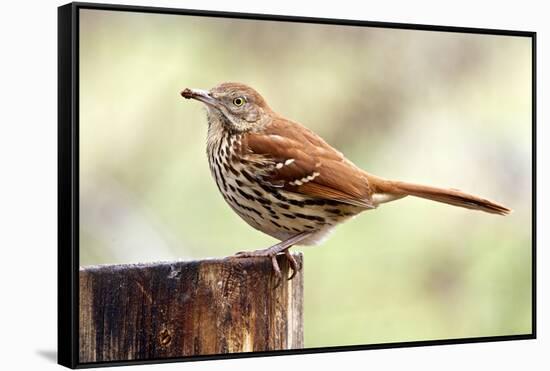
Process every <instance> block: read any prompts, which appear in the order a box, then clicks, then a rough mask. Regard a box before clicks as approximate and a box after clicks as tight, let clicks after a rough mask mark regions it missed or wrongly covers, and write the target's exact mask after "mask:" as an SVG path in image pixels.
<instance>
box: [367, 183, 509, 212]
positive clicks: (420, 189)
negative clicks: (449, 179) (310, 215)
mask: <svg viewBox="0 0 550 371" xmlns="http://www.w3.org/2000/svg"><path fill="white" fill-rule="evenodd" d="M369 181H370V183H371V185H372V186H373V188H374V195H373V198H374V200H375V202H376V201H377V200H378V202H377V203H383V202H388V201H392V200H395V199H399V198H402V197H405V196H415V197H421V198H425V199H428V200H432V201H437V202H442V203H445V204H449V205H453V206H460V207H464V208H467V209H473V210H481V211H485V212H486V213H491V214H499V215H508V214H510V213H511V212H512V210H511V209H509V208H507V207H506V206H503V205H500V204H498V203H496V202H493V201H489V200H486V199H484V198H481V197H478V196H474V195H471V194H468V193H465V192H462V191H459V190H457V189H445V188H436V187H430V186H425V185H420V184H413V183H406V182H397V181H390V180H385V179H381V178H378V177H372V179H371V177H369Z"/></svg>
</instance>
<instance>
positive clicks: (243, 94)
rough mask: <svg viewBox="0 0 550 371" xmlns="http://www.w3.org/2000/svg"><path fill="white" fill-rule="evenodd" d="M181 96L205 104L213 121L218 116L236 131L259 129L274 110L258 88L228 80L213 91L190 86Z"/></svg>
mask: <svg viewBox="0 0 550 371" xmlns="http://www.w3.org/2000/svg"><path fill="white" fill-rule="evenodd" d="M181 96H182V97H184V98H186V99H195V100H198V101H200V102H202V103H204V104H205V106H206V109H207V112H208V117H209V121H210V120H215V119H218V120H220V121H221V122H222V124H223V125H224V127H225V129H227V130H229V131H232V132H247V131H251V130H255V129H259V128H261V127H263V126H264V125H266V124H267V123H268V121H269V120H270V117H271V113H272V110H271V108H269V106H268V105H267V103H266V101H265V100H264V98H263V97H262V96H261V95H260V94H259V93H258V92H257V91H256V90H254V89H252V88H251V87H249V86H247V85H244V84H240V83H234V82H224V83H222V84H219V85H217V86H215V87H213V88H212V89H210V90H201V89H189V88H186V89H184V90H183V91H182V92H181Z"/></svg>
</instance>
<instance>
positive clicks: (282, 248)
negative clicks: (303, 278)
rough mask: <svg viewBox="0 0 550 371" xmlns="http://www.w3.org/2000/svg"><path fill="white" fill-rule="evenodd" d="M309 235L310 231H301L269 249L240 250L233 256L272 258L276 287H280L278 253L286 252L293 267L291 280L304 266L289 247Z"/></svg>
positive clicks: (280, 275)
mask: <svg viewBox="0 0 550 371" xmlns="http://www.w3.org/2000/svg"><path fill="white" fill-rule="evenodd" d="M307 236H309V233H307V232H303V233H299V234H297V235H296V236H293V237H291V238H289V239H288V240H285V241H281V242H279V243H278V244H276V245H273V246H270V247H268V248H267V249H261V250H254V251H240V252H238V253H236V254H235V255H233V256H232V257H233V258H254V257H267V258H269V259H271V265H272V266H273V271H274V272H275V276H276V277H277V282H276V284H275V288H276V287H278V286H279V285H280V284H281V281H282V278H283V275H282V273H281V268H280V267H279V263H278V262H277V255H278V254H280V253H284V254H285V256H286V258H287V260H288V264H289V266H290V269H291V271H292V272H291V274H290V276H289V277H288V278H287V280H291V279H293V278H294V277H295V276H296V273H298V272H299V271H300V270H301V269H302V267H301V265H300V264H298V262H297V261H296V258H295V257H294V256H293V255H292V253H291V252H290V251H289V249H290V248H291V247H292V245H294V244H295V243H298V242H299V241H301V240H303V239H304V238H306V237H307Z"/></svg>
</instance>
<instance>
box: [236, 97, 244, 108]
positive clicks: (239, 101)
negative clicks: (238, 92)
mask: <svg viewBox="0 0 550 371" xmlns="http://www.w3.org/2000/svg"><path fill="white" fill-rule="evenodd" d="M233 104H234V105H236V106H237V107H240V106H242V105H243V104H244V98H243V97H237V98H235V99H233Z"/></svg>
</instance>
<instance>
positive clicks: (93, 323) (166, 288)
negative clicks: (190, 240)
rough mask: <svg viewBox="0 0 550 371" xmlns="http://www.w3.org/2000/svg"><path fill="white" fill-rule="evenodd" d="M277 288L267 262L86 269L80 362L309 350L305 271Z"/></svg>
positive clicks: (282, 260) (283, 267)
mask: <svg viewBox="0 0 550 371" xmlns="http://www.w3.org/2000/svg"><path fill="white" fill-rule="evenodd" d="M295 257H296V259H297V261H298V262H299V263H300V264H302V255H301V254H296V255H295ZM279 264H280V267H281V270H282V272H283V275H285V276H286V275H288V274H289V273H288V272H289V266H288V262H287V260H286V258H285V257H284V256H281V257H279ZM275 284H276V278H275V276H274V275H273V272H272V267H271V262H270V261H269V259H262V258H247V259H207V260H200V261H179V262H164V263H153V264H136V265H105V266H93V267H83V268H81V269H80V300H79V302H80V310H79V323H80V326H79V328H80V331H79V341H80V344H79V348H80V352H79V357H80V362H82V363H85V362H101V361H120V360H139V359H153V358H166V357H182V356H191V355H205V354H223V353H234V352H252V351H268V350H269V351H271V350H281V349H296V348H302V347H303V270H302V271H300V272H298V274H296V277H294V279H293V280H291V281H285V280H284V281H283V282H282V284H281V285H279V286H278V287H277V288H274V286H275Z"/></svg>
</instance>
